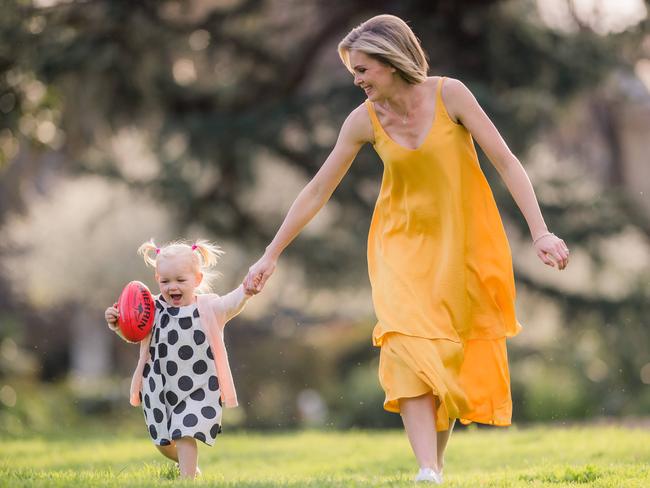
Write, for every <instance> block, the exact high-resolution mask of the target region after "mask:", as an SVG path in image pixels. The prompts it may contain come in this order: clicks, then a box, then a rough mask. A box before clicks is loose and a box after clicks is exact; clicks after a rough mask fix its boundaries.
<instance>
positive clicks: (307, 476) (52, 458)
mask: <svg viewBox="0 0 650 488" xmlns="http://www.w3.org/2000/svg"><path fill="white" fill-rule="evenodd" d="M199 463H200V466H201V468H202V470H203V475H202V476H201V477H200V478H198V479H197V481H195V482H194V483H191V482H180V481H178V480H177V479H176V476H177V475H176V470H175V468H174V466H173V464H172V463H171V462H168V461H166V460H165V459H164V458H163V457H162V456H160V455H159V454H158V453H157V451H156V450H155V448H154V447H153V446H152V445H151V443H150V441H149V440H148V438H147V437H145V433H144V432H143V434H142V436H137V437H134V436H133V435H111V434H110V433H109V432H106V430H105V429H102V431H100V432H92V431H91V432H76V433H75V432H73V433H70V434H67V435H65V436H61V437H51V436H33V437H27V438H23V439H16V438H14V439H5V440H4V441H3V442H2V443H0V487H28V486H29V487H32V486H55V487H70V486H82V487H99V486H102V487H103V486H107V487H144V486H152V487H154V486H155V487H164V486H173V485H178V484H181V485H186V484H187V485H193V486H197V487H199V486H200V487H203V486H206V487H207V486H210V487H217V486H224V487H255V488H261V487H280V486H282V487H296V488H297V487H326V486H352V487H361V486H386V487H388V486H390V487H400V486H405V487H406V486H412V485H413V483H412V478H413V475H414V474H415V471H416V465H415V461H414V458H413V456H412V454H411V451H410V448H409V446H408V442H407V440H406V437H405V436H404V434H403V433H402V432H401V431H392V430H390V431H348V432H331V431H330V432H316V431H307V432H280V433H269V434H259V433H241V432H238V433H232V432H227V431H226V432H224V434H223V435H222V436H220V437H219V438H218V440H217V444H216V445H215V447H213V448H208V447H203V448H201V450H200V455H199ZM649 466H650V430H647V429H629V428H622V427H597V426H591V427H575V428H560V427H549V428H544V427H534V428H526V429H524V428H521V429H517V428H514V427H511V428H508V429H501V428H497V429H464V430H462V431H460V432H457V433H455V435H454V436H453V437H452V440H451V444H450V448H449V449H448V453H447V459H446V466H445V483H444V486H448V487H479V486H484V487H529V486H534V487H542V486H545V487H554V488H560V487H568V486H572V487H576V486H578V487H583V486H584V487H587V486H593V487H637V488H642V487H643V488H647V487H650V468H649Z"/></svg>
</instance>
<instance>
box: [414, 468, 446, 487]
mask: <svg viewBox="0 0 650 488" xmlns="http://www.w3.org/2000/svg"><path fill="white" fill-rule="evenodd" d="M415 482H416V483H419V482H432V483H435V484H436V485H440V484H442V476H440V475H439V474H438V473H436V472H435V471H434V470H433V469H431V468H420V471H419V472H418V475H417V476H416V477H415Z"/></svg>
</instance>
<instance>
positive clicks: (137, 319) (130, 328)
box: [117, 281, 155, 342]
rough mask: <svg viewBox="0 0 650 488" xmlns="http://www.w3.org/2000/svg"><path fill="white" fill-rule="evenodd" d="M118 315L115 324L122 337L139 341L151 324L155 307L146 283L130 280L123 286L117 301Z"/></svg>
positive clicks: (131, 340) (147, 331)
mask: <svg viewBox="0 0 650 488" xmlns="http://www.w3.org/2000/svg"><path fill="white" fill-rule="evenodd" d="M117 310H118V311H119V312H120V316H119V318H118V319H117V325H118V326H119V327H120V332H121V333H122V337H124V339H126V340H127V341H130V342H140V341H141V340H142V339H144V338H145V337H146V336H147V334H148V333H149V331H150V330H151V326H152V325H153V319H154V315H155V308H154V302H153V297H152V296H151V292H150V291H149V288H147V285H145V284H144V283H141V282H139V281H132V282H130V283H129V284H127V285H126V286H125V287H124V290H122V293H121V294H120V298H119V300H118V301H117Z"/></svg>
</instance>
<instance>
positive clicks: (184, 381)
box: [178, 376, 194, 391]
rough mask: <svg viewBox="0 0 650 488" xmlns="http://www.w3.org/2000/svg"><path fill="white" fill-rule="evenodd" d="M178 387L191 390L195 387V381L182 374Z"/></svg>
mask: <svg viewBox="0 0 650 488" xmlns="http://www.w3.org/2000/svg"><path fill="white" fill-rule="evenodd" d="M178 387H179V388H180V389H181V390H182V391H190V390H191V389H192V388H194V382H193V381H192V378H190V377H189V376H181V377H180V378H178Z"/></svg>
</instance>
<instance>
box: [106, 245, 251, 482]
mask: <svg viewBox="0 0 650 488" xmlns="http://www.w3.org/2000/svg"><path fill="white" fill-rule="evenodd" d="M138 252H139V253H140V254H142V255H143V257H144V261H145V263H147V264H148V265H151V266H153V267H154V269H155V278H156V281H157V282H158V285H159V287H160V295H156V296H155V297H154V300H155V303H156V314H155V319H154V325H153V327H152V329H151V332H150V333H149V335H147V337H146V338H145V339H143V340H142V342H141V343H140V359H139V361H138V364H137V366H136V368H135V372H134V373H133V379H132V381H131V392H130V403H131V405H133V406H138V405H140V404H141V403H142V404H143V406H142V410H143V412H144V418H145V422H146V424H147V428H148V430H149V435H150V436H151V439H152V440H153V442H154V443H155V445H156V447H157V448H158V450H159V451H160V452H161V453H162V454H163V455H164V456H166V457H168V458H169V459H172V460H174V461H176V462H178V464H179V467H180V472H181V477H182V478H194V476H195V475H196V474H198V473H200V470H199V468H198V466H197V461H198V451H197V445H196V439H199V440H200V441H202V442H204V443H205V444H207V445H209V446H212V445H213V444H214V440H215V437H216V436H217V434H218V433H219V432H221V407H222V404H225V406H226V407H236V406H237V396H236V392H235V388H234V385H233V381H232V376H231V373H230V367H229V365H228V356H227V354H226V349H225V346H224V342H223V328H224V326H225V325H226V322H228V320H230V319H231V318H233V317H234V316H235V315H237V314H238V313H239V312H240V311H241V310H242V308H243V307H244V304H245V303H246V300H247V299H248V298H250V297H251V296H252V295H253V294H254V292H253V291H248V292H247V291H245V290H244V288H243V287H242V286H241V285H240V286H239V287H237V288H236V289H235V290H233V291H231V292H230V293H228V294H227V295H225V296H222V297H220V296H218V295H215V294H204V292H206V291H208V290H209V280H210V278H211V277H212V275H210V274H209V273H208V271H209V270H210V268H212V267H213V266H214V265H215V264H216V262H217V258H218V257H219V256H220V255H221V254H222V251H221V249H219V247H217V246H216V245H214V244H211V243H209V242H207V241H205V240H199V241H197V242H196V243H195V244H193V245H189V244H185V243H182V242H174V243H171V244H167V245H165V246H162V247H158V246H157V245H156V244H155V243H154V242H153V240H151V241H149V242H145V243H144V244H142V245H141V246H140V248H139V249H138ZM118 315H119V312H118V310H117V309H116V308H115V307H109V308H108V309H106V313H105V316H106V321H107V323H108V326H109V327H110V328H111V329H112V330H114V331H115V330H117V319H118Z"/></svg>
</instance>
